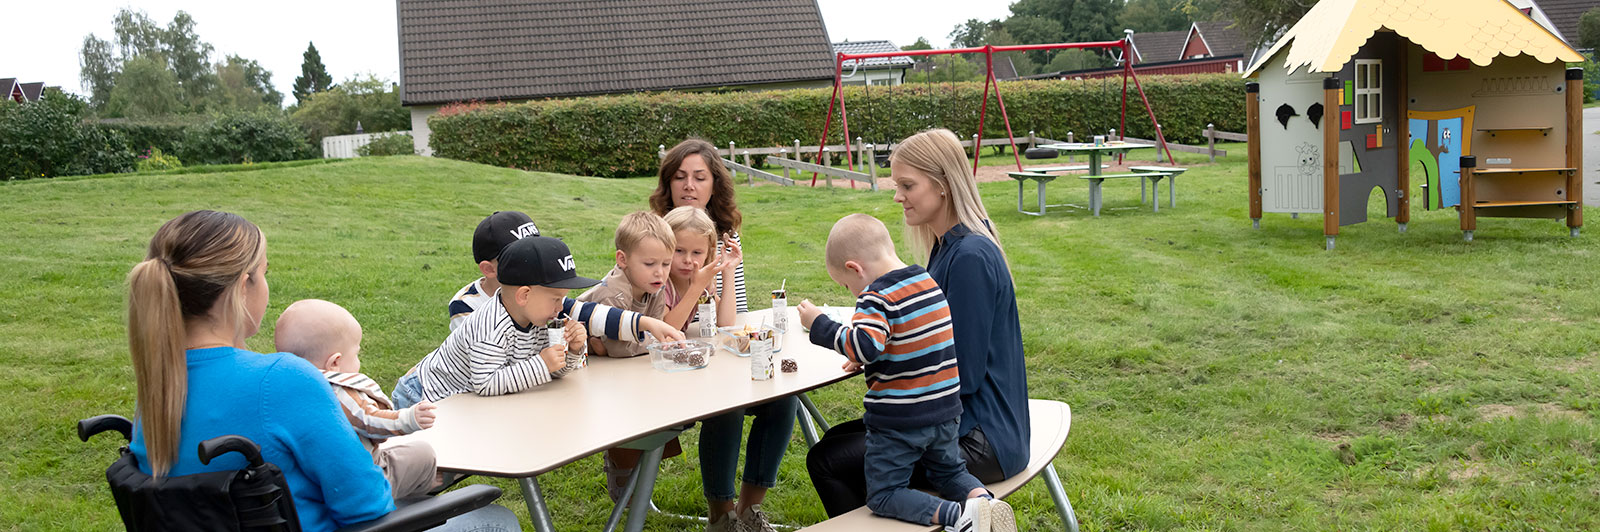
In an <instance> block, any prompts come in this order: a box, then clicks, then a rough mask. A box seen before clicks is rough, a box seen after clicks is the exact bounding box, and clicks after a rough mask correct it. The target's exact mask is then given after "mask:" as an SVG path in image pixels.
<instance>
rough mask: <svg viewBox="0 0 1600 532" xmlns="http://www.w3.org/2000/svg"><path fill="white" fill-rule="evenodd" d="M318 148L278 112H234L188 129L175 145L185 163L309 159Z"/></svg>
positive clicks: (220, 115)
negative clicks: (181, 139)
mask: <svg viewBox="0 0 1600 532" xmlns="http://www.w3.org/2000/svg"><path fill="white" fill-rule="evenodd" d="M317 150H318V148H317V147H315V146H312V145H311V142H310V141H309V140H307V139H306V134H305V131H304V130H302V129H300V126H298V125H296V124H295V123H294V121H293V120H290V119H289V115H287V114H285V113H283V112H281V111H234V112H229V113H223V114H218V115H213V116H212V117H211V119H210V120H209V121H207V122H205V123H202V124H199V125H196V126H192V127H189V128H187V129H186V130H185V132H184V137H183V141H181V142H180V143H179V144H178V155H179V157H181V158H182V159H183V161H184V162H185V163H187V164H240V163H264V162H272V161H293V160H296V159H311V158H314V157H316V156H317V153H318V151H317Z"/></svg>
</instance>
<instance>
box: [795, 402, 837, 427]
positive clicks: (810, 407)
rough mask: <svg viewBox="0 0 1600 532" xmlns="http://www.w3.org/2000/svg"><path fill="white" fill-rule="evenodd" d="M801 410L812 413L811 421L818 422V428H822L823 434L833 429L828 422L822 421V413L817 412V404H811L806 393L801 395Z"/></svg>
mask: <svg viewBox="0 0 1600 532" xmlns="http://www.w3.org/2000/svg"><path fill="white" fill-rule="evenodd" d="M800 408H803V409H805V411H807V412H809V413H811V419H813V420H815V421H816V422H817V426H819V427H822V431H823V432H827V431H828V429H831V428H833V427H832V426H830V425H828V420H826V419H822V411H821V410H817V404H816V403H813V402H811V396H810V395H806V394H804V393H802V394H800Z"/></svg>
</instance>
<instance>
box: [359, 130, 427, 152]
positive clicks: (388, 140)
mask: <svg viewBox="0 0 1600 532" xmlns="http://www.w3.org/2000/svg"><path fill="white" fill-rule="evenodd" d="M416 154H417V147H416V141H414V140H412V139H411V134H409V133H396V134H393V135H384V136H381V137H377V138H374V139H372V142H368V143H366V144H363V145H361V147H360V148H356V155H358V156H361V157H371V156H373V155H416Z"/></svg>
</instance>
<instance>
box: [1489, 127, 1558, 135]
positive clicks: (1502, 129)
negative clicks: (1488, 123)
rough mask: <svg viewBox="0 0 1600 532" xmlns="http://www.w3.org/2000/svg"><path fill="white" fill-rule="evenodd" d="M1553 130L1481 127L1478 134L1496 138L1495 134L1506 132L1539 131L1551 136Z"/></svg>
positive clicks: (1546, 128) (1549, 128)
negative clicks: (1486, 134)
mask: <svg viewBox="0 0 1600 532" xmlns="http://www.w3.org/2000/svg"><path fill="white" fill-rule="evenodd" d="M1551 129H1554V128H1553V127H1551V126H1517V127H1480V128H1478V132H1479V133H1488V134H1489V136H1491V137H1493V136H1495V133H1500V132H1506V131H1538V132H1540V133H1541V134H1543V135H1545V136H1549V135H1550V130H1551Z"/></svg>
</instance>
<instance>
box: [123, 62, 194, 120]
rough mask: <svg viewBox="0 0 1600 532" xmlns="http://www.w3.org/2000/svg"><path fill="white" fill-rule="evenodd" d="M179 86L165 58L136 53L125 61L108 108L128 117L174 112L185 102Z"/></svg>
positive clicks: (144, 116)
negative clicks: (180, 97) (179, 92)
mask: <svg viewBox="0 0 1600 532" xmlns="http://www.w3.org/2000/svg"><path fill="white" fill-rule="evenodd" d="M178 90H179V89H178V78H177V77H176V76H174V75H173V74H172V71H170V70H167V67H166V60H165V59H163V58H162V57H161V56H160V55H156V56H154V57H150V56H142V55H141V56H136V57H134V58H133V59H129V60H127V61H126V62H124V63H123V64H122V72H121V73H119V74H118V75H117V82H116V86H115V87H113V88H112V89H111V101H110V102H109V103H108V105H107V106H106V111H107V114H109V115H110V116H122V117H128V118H147V117H152V116H163V115H169V114H174V113H177V112H179V111H180V110H182V106H183V102H180V101H178Z"/></svg>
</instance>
